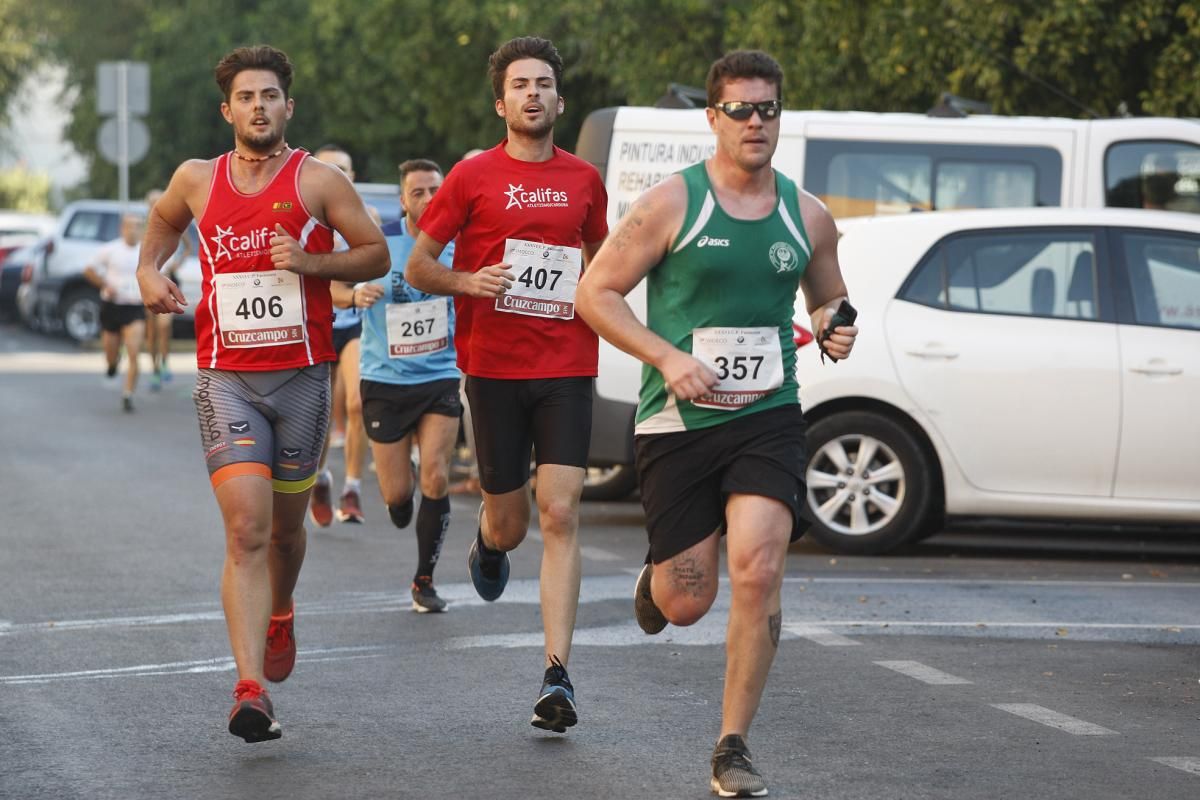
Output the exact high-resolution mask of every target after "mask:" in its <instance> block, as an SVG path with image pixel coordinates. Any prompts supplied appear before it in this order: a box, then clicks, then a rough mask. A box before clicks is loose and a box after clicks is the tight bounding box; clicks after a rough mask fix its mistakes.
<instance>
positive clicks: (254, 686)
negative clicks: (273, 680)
mask: <svg viewBox="0 0 1200 800" xmlns="http://www.w3.org/2000/svg"><path fill="white" fill-rule="evenodd" d="M233 700H234V703H233V710H232V711H230V712H229V732H230V733H232V734H233V735H234V736H240V737H242V738H243V739H245V740H246V741H247V742H265V741H268V740H270V739H278V738H279V737H280V736H283V729H281V728H280V727H279V723H278V722H277V721H276V720H275V709H274V708H273V707H272V706H271V698H270V697H269V696H268V695H267V690H266V689H264V688H262V687H261V686H259V685H258V681H251V680H245V681H238V682H237V686H235V687H234V688H233Z"/></svg>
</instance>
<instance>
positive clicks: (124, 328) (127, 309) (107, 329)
mask: <svg viewBox="0 0 1200 800" xmlns="http://www.w3.org/2000/svg"><path fill="white" fill-rule="evenodd" d="M141 236H142V219H141V217H139V216H137V215H135V214H126V215H125V216H124V217H122V218H121V238H119V239H113V240H112V241H111V242H108V243H106V244H103V245H101V246H100V247H99V248H98V249H97V250H96V252H95V253H94V254H93V255H92V258H91V261H90V263H89V264H88V266H87V267H85V268H84V271H83V274H84V277H86V278H87V280H88V281H89V282H90V283H91V284H92V285H93V286H95V287H96V288H97V289H99V290H100V329H101V331H102V333H101V337H102V341H103V344H104V358H105V361H106V362H107V364H108V370H107V379H108V381H109V382H110V383H112V384H115V383H116V381H117V366H118V364H119V363H120V359H121V345H122V344H124V345H125V352H126V354H127V355H128V356H129V359H128V361H129V366H128V368H127V369H126V371H125V387H124V390H123V391H122V393H121V407H122V408H123V409H124V410H125V411H126V412H131V411H133V392H134V390H135V389H137V380H138V354H139V353H141V351H142V340H143V338H144V337H145V335H146V312H145V310H144V309H143V307H142V295H141V292H140V291H139V290H138V282H137V264H138V254H139V253H140V252H141V244H140V240H141Z"/></svg>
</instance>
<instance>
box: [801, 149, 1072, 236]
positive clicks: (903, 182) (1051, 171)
mask: <svg viewBox="0 0 1200 800" xmlns="http://www.w3.org/2000/svg"><path fill="white" fill-rule="evenodd" d="M804 188H805V189H807V190H808V191H810V192H812V193H813V194H815V195H817V196H818V197H820V198H821V200H822V201H823V202H824V203H825V205H827V206H828V207H829V211H830V213H832V214H833V216H834V218H836V219H841V218H845V217H859V216H867V215H872V214H888V213H906V212H909V211H937V210H942V209H956V208H957V209H964V208H1024V207H1029V206H1057V205H1060V204H1061V202H1062V200H1061V194H1062V191H1061V190H1062V156H1061V155H1060V154H1059V153H1058V151H1057V150H1055V149H1053V148H1051V147H1027V146H1015V145H1014V146H1011V147H1010V146H1005V145H961V144H942V143H920V142H918V143H913V142H860V141H843V140H834V139H809V140H808V144H807V147H806V156H805V165H804Z"/></svg>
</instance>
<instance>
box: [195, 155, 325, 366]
mask: <svg viewBox="0 0 1200 800" xmlns="http://www.w3.org/2000/svg"><path fill="white" fill-rule="evenodd" d="M306 158H308V153H307V152H305V151H304V150H295V151H293V152H292V153H291V155H290V156H288V160H287V162H286V163H285V164H284V165H283V167H281V168H280V170H279V172H277V173H276V174H275V177H273V178H272V179H271V182H270V183H268V184H267V185H266V187H265V188H263V189H262V190H261V191H259V192H257V193H255V194H252V195H249V194H242V193H241V192H239V191H238V190H237V189H236V188H235V187H234V185H233V179H232V178H231V176H230V174H229V161H230V156H229V154H228V153H226V154H225V155H223V156H221V157H220V158H218V159H217V163H216V165H215V166H214V168H213V178H212V186H211V188H210V189H209V195H208V202H207V204H206V205H205V207H204V215H203V217H201V219H200V220H199V221H198V223H197V224H198V226H199V229H200V268H201V272H202V273H203V277H204V280H203V284H202V287H203V288H202V294H201V296H200V302H199V303H197V304H196V361H197V364H198V365H199V366H200V367H201V368H202V369H222V370H236V371H241V370H245V371H249V372H258V371H267V370H277V369H291V368H294V367H306V366H310V365H312V364H319V363H321V362H322V361H333V360H334V359H335V358H337V354H336V353H335V351H334V349H333V301H332V299H331V298H330V295H329V281H328V280H327V279H325V278H315V277H312V276H305V275H296V274H295V273H292V272H284V271H282V270H280V271H278V272H277V271H276V270H275V266H274V265H273V264H272V263H271V237H272V236H273V235H274V234H275V225H276V223H278V224H280V225H282V226H283V227H284V230H286V231H287V232H288V233H289V234H290V235H291V236H293V237H295V238H296V240H297V241H299V242H300V245H301V247H303V248H304V250H305V252H307V253H328V252H330V251H331V250H332V249H333V231H332V230H331V229H330V228H329V227H328V226H326V225H323V224H321V223H320V222H318V221H317V220H316V218H315V217H313V216H312V215H311V214H310V213H309V212H308V209H307V208H305V206H304V200H303V199H302V198H301V197H300V168H301V166H302V165H303V164H304V159H306ZM249 273H256V274H254V275H251V274H249ZM257 273H263V275H262V277H261V278H260V277H258V275H257ZM239 275H240V276H245V277H239Z"/></svg>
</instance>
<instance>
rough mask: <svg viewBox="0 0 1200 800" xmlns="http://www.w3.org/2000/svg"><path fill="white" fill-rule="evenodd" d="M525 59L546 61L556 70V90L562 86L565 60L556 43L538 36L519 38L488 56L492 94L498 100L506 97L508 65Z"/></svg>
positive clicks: (511, 40) (508, 42) (501, 46)
mask: <svg viewBox="0 0 1200 800" xmlns="http://www.w3.org/2000/svg"><path fill="white" fill-rule="evenodd" d="M523 58H536V59H538V60H539V61H545V62H546V63H547V64H549V65H550V68H551V69H552V70H554V88H555V89H558V88H559V87H560V86H561V85H562V71H563V60H562V56H560V55H559V54H558V48H556V47H555V46H554V42H552V41H550V40H549V39H540V38H538V37H537V36H518V37H517V38H516V39H509V40H508V41H507V42H505V43H504V44H502V45H500V47H499V48H497V50H496V52H494V53H492V54H491V55H490V56H488V77H489V78H491V79H492V92H493V93H494V94H495V95H496V99H497V100H499V99H500V98H501V97H504V73H505V72H506V71H507V70H508V65H509V64H511V63H513V62H514V61H520V60H521V59H523Z"/></svg>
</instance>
